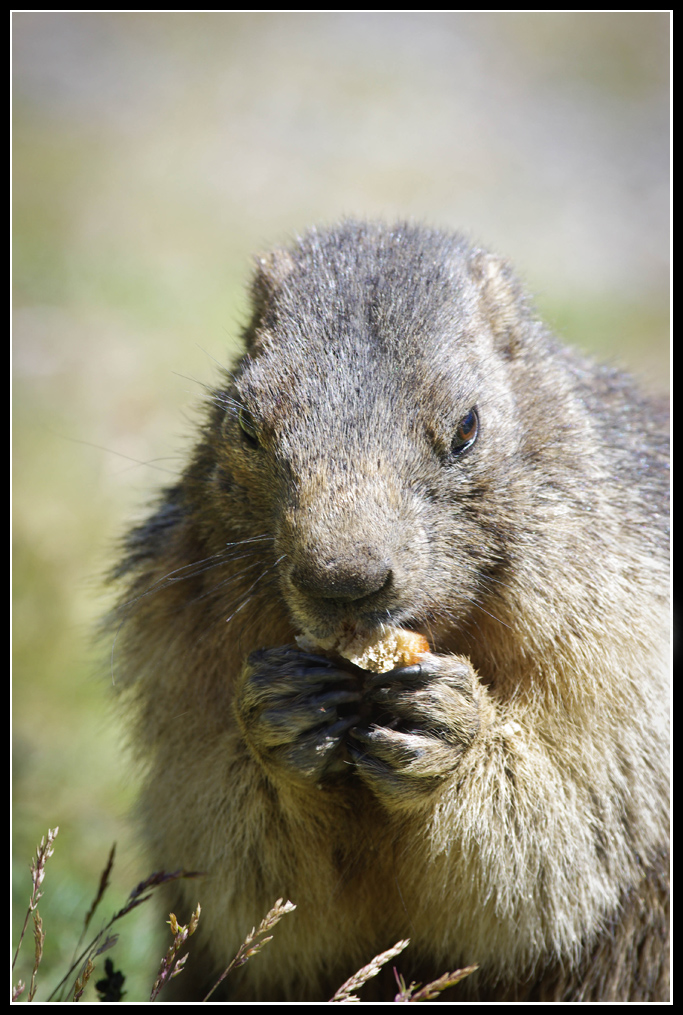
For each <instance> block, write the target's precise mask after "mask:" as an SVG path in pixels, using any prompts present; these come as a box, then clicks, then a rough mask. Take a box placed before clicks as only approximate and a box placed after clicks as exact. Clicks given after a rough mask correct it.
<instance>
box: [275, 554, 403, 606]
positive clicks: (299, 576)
mask: <svg viewBox="0 0 683 1015" xmlns="http://www.w3.org/2000/svg"><path fill="white" fill-rule="evenodd" d="M290 578H291V581H292V583H293V584H294V585H296V587H297V588H299V589H300V590H301V591H302V592H305V593H306V594H307V595H309V596H316V597H318V598H321V599H334V600H335V601H337V602H342V603H350V602H355V600H357V599H364V598H365V597H366V596H371V595H373V594H374V593H376V592H381V591H382V590H383V589H385V588H387V587H388V586H389V585H390V584H391V562H390V561H389V560H386V559H385V558H384V557H382V556H381V555H380V554H379V553H378V552H377V551H376V550H375V549H374V548H373V547H371V546H365V547H359V548H358V549H357V551H356V552H355V553H354V555H353V558H352V559H348V558H345V557H343V556H339V557H328V558H324V557H321V556H311V557H310V558H308V559H307V560H305V561H300V562H298V563H296V564H295V565H294V567H293V568H292V570H291V572H290Z"/></svg>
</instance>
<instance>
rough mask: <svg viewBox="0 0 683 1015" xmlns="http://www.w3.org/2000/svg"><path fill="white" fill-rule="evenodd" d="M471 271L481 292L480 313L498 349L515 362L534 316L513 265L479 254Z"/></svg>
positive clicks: (471, 259)
mask: <svg viewBox="0 0 683 1015" xmlns="http://www.w3.org/2000/svg"><path fill="white" fill-rule="evenodd" d="M469 267H470V272H471V275H472V278H473V279H474V281H475V283H476V284H477V286H478V288H479V291H480V299H479V311H480V313H481V314H482V316H483V317H484V318H485V319H486V321H487V323H488V325H489V327H490V328H491V331H492V333H493V336H494V339H495V341H496V345H497V347H498V348H499V349H500V351H501V352H502V353H503V354H504V355H505V356H507V357H508V358H509V359H514V358H515V357H516V356H518V355H519V353H520V352H521V347H522V343H523V335H524V332H525V328H526V327H528V323H529V318H530V316H531V315H530V312H529V308H528V305H527V299H526V295H525V293H524V290H523V289H522V287H521V285H520V284H519V280H518V279H517V276H516V275H515V273H514V272H513V270H512V268H511V266H510V264H509V263H508V262H507V261H505V260H504V259H503V258H502V257H496V255H495V254H489V253H488V252H487V251H485V250H475V251H473V252H472V254H471V256H470V259H469Z"/></svg>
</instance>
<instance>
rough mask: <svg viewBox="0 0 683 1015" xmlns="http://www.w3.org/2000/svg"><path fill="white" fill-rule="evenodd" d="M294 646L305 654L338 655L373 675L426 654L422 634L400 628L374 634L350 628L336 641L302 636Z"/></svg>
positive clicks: (425, 644) (416, 659)
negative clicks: (305, 652)
mask: <svg viewBox="0 0 683 1015" xmlns="http://www.w3.org/2000/svg"><path fill="white" fill-rule="evenodd" d="M296 643H297V645H298V646H299V648H302V649H305V650H306V651H307V652H322V653H324V654H325V655H332V656H334V655H336V656H341V657H342V659H347V660H348V661H349V662H350V663H353V664H354V666H358V667H360V669H362V670H369V671H370V672H372V673H387V672H388V671H389V670H393V669H396V667H397V666H410V665H411V664H412V663H415V662H417V661H418V660H419V657H420V656H421V655H423V654H424V653H425V652H429V642H428V641H427V639H426V638H425V637H424V636H423V635H421V634H417V633H416V632H415V631H404V630H403V629H402V628H399V627H392V628H389V629H388V630H385V631H373V632H367V631H358V630H357V629H353V630H351V631H350V632H348V633H344V634H342V635H340V636H337V637H335V638H323V639H318V638H315V637H314V636H313V635H311V634H308V633H304V634H302V635H299V636H298V637H297V639H296Z"/></svg>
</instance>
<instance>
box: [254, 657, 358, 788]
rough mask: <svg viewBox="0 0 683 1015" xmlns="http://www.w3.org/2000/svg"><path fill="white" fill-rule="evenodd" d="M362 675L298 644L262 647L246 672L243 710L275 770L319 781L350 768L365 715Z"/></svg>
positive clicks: (268, 764) (259, 749)
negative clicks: (353, 739)
mask: <svg viewBox="0 0 683 1015" xmlns="http://www.w3.org/2000/svg"><path fill="white" fill-rule="evenodd" d="M360 697H361V696H360V690H359V685H358V678H357V677H354V675H353V674H351V673H350V672H348V671H346V670H343V669H340V668H339V667H338V666H337V665H336V664H335V663H333V662H331V661H330V660H329V659H325V658H324V657H323V656H316V655H311V654H310V653H308V652H302V651H301V650H300V649H298V648H296V646H293V645H291V646H290V645H285V646H282V647H280V648H273V649H260V650H259V651H257V652H252V654H251V655H250V656H249V658H248V659H247V662H246V665H245V667H244V670H243V673H242V681H241V686H240V693H239V695H238V699H237V702H236V708H237V714H238V717H239V720H240V723H241V725H242V728H243V730H244V733H245V737H246V739H247V742H248V743H249V745H250V747H251V748H252V750H253V751H254V753H255V754H256V755H257V756H258V757H259V758H260V760H261V761H262V762H263V764H264V765H265V766H266V767H267V768H268V769H269V770H270V771H271V772H273V774H275V773H279V774H281V775H282V776H284V777H289V778H293V779H295V780H297V781H301V780H305V781H313V782H318V781H321V780H324V779H328V778H330V777H332V776H335V775H339V774H341V773H343V772H346V771H348V770H349V767H350V761H349V758H348V755H347V752H346V748H345V739H346V735H347V733H348V731H349V729H350V728H351V727H352V726H354V725H355V724H356V723H357V722H358V721H359V716H360Z"/></svg>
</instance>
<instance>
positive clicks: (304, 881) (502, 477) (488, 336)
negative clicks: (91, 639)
mask: <svg viewBox="0 0 683 1015" xmlns="http://www.w3.org/2000/svg"><path fill="white" fill-rule="evenodd" d="M252 296H253V316H252V319H251V321H250V323H249V325H248V327H247V328H246V330H245V342H246V348H247V354H246V355H245V357H244V358H243V359H242V360H240V361H239V362H238V363H237V365H236V366H235V367H234V372H233V373H230V374H227V373H226V375H225V378H224V380H223V382H222V383H219V385H218V386H217V388H216V390H215V392H214V393H213V397H212V398H211V400H210V403H209V404H208V406H207V411H206V421H205V424H204V426H203V429H202V430H201V432H200V433H199V435H198V440H197V444H196V448H195V451H194V454H193V456H192V458H191V460H190V462H189V465H188V466H187V468H186V470H185V471H184V473H183V474H182V476H181V478H180V479H179V481H178V483H177V484H176V485H175V486H173V487H172V488H170V489H168V490H167V491H166V492H165V493H163V495H162V497H161V500H160V502H159V506H158V509H157V510H156V512H155V513H154V514H153V515H152V516H151V517H150V519H149V520H148V521H147V522H146V523H145V524H143V525H142V526H140V527H138V528H137V529H135V530H133V532H132V533H131V534H130V536H129V537H128V540H127V546H126V552H125V557H124V560H123V563H122V564H121V567H120V569H119V571H118V573H117V578H118V580H119V582H121V583H122V588H123V592H122V598H121V605H120V607H119V609H118V611H117V613H116V615H115V617H114V619H113V621H112V630H113V631H114V632H115V646H114V651H113V671H114V677H115V683H116V687H117V689H118V690H119V692H120V693H121V699H122V701H123V702H124V703H125V704H126V705H127V707H128V709H129V711H128V719H127V721H128V723H129V725H130V729H131V739H132V742H133V744H134V746H135V749H136V751H137V752H138V755H139V757H140V760H141V762H142V763H143V765H144V766H145V771H146V776H145V788H144V791H143V796H142V802H141V807H140V813H141V818H142V823H143V828H144V835H145V839H146V842H147V846H148V849H149V852H150V856H151V858H152V862H153V864H154V865H156V866H157V867H164V868H166V869H167V870H172V869H175V868H179V867H184V868H186V869H193V870H201V871H205V872H206V877H205V879H204V880H203V881H200V882H194V881H193V882H188V883H186V885H185V887H184V888H183V889H182V891H183V893H184V894H183V899H182V901H178V900H176V903H175V904H176V905H180V906H184V909H183V911H182V912H178V916H179V918H180V919H183V920H185V919H186V918H188V917H189V914H190V911H191V909H193V908H194V907H195V905H196V903H197V901H201V904H202V916H201V921H200V927H201V933H200V934H198V937H202V939H203V948H204V952H203V955H204V958H203V960H202V964H201V968H199V969H198V967H199V966H200V953H199V951H198V948H199V946H196V947H195V949H194V954H191V956H190V963H189V965H188V971H187V972H186V973H184V974H183V976H182V977H180V978H179V979H178V981H177V983H178V985H179V986H178V989H179V991H180V992H181V995H182V990H183V978H184V981H185V984H186V988H185V989H186V990H187V991H188V992H190V991H191V990H192V989H199V988H198V987H197V986H196V984H198V983H199V982H200V981H201V979H202V978H205V980H206V983H207V986H210V985H211V983H212V976H213V975H214V973H216V974H217V973H219V972H220V971H221V970H222V969H223V968H224V967H225V966H226V965H227V963H228V961H229V960H230V958H232V956H233V955H234V953H235V952H236V950H237V948H238V946H239V944H240V943H241V941H242V939H243V937H244V935H245V934H246V932H247V931H249V930H250V929H251V928H252V927H253V926H254V925H255V924H258V922H259V920H260V919H261V918H262V916H263V915H265V913H266V912H267V910H268V909H269V908H270V907H271V906H272V905H273V903H274V902H275V900H276V899H278V898H280V897H284V898H288V899H291V900H292V901H293V902H294V903H296V905H297V907H298V908H297V910H296V912H295V913H294V914H292V915H289V916H287V917H286V918H285V919H284V920H283V922H282V924H281V925H280V926H279V927H278V928H277V930H276V932H275V936H274V939H273V941H271V942H270V944H269V945H268V946H267V948H266V949H265V950H264V952H263V953H262V954H261V955H259V956H258V957H256V958H254V959H253V960H251V961H250V962H249V963H248V964H247V965H246V966H245V967H244V968H243V970H242V973H241V975H237V976H236V977H234V978H233V979H232V981H228V982H232V996H233V997H238V998H242V999H252V1000H253V999H263V1000H265V999H276V1000H277V999H287V998H303V999H306V1000H320V999H323V1000H324V999H326V998H329V997H330V996H331V995H332V993H333V992H334V990H335V989H336V987H338V986H339V985H340V984H341V982H342V981H343V980H344V979H346V977H348V976H349V975H350V974H351V973H353V972H354V971H355V970H356V969H357V968H358V967H360V966H361V965H363V964H364V963H366V962H368V961H369V960H370V959H371V958H372V957H373V956H374V955H375V954H377V953H378V952H380V951H382V950H385V949H386V948H388V947H390V946H391V945H393V944H394V943H395V942H396V941H397V940H399V939H401V938H406V937H408V938H410V939H411V945H410V948H409V949H408V951H406V952H405V953H404V955H403V956H401V958H400V959H399V960H396V963H395V964H396V965H397V966H398V967H399V968H400V969H401V971H402V972H403V973H404V974H405V975H406V977H410V976H412V977H419V978H420V979H422V981H423V982H424V980H425V979H426V978H434V977H436V976H437V975H439V974H441V973H443V972H444V971H446V969H454V968H456V967H457V966H459V965H465V964H470V963H477V964H478V965H479V967H480V969H479V972H478V973H477V974H475V975H474V976H473V977H471V978H470V979H469V980H467V981H465V982H464V983H463V985H462V987H461V988H459V989H461V991H462V992H461V993H460V994H457V995H455V996H457V997H461V998H473V999H479V1000H505V999H507V1000H510V999H520V1000H524V999H527V1000H532V1001H534V1000H535V1001H543V1000H550V1001H553V1000H554V1001H558V1000H574V1001H577V1000H656V999H660V1000H661V999H664V998H666V997H668V993H667V989H668V988H667V973H668V966H667V962H668V960H667V944H666V942H667V932H668V916H667V909H666V900H667V887H666V886H667V877H668V845H667V790H668V768H667V742H668V733H667V712H668V709H667V704H668V689H667V671H668V633H667V627H668V606H667V591H668V577H667V564H668V550H667V521H668V509H667V492H668V475H667V458H666V454H667V441H666V436H665V434H666V429H665V421H664V420H663V416H662V413H661V412H660V410H659V409H658V407H657V406H655V405H653V404H651V403H650V402H648V401H647V400H646V399H644V398H643V397H642V396H641V395H640V394H639V393H638V392H637V391H636V390H635V388H634V387H633V385H632V383H631V381H630V380H629V379H628V378H626V377H625V376H623V375H622V374H620V373H618V372H616V371H614V370H612V369H608V368H604V367H599V366H596V365H594V364H592V363H590V362H588V361H586V360H584V359H582V358H581V357H580V356H579V355H578V354H576V353H574V352H572V351H568V350H567V349H565V348H563V347H562V346H561V345H559V344H558V343H557V342H556V341H555V339H553V338H552V337H551V336H550V335H549V334H548V332H547V331H546V330H545V328H544V327H543V326H542V325H541V324H540V323H539V322H538V321H537V320H536V318H535V317H534V314H533V312H532V310H531V308H530V307H529V305H528V303H527V301H526V299H525V297H524V295H523V293H522V292H521V290H520V287H519V285H518V283H517V281H516V280H515V278H514V276H513V275H512V273H511V271H510V269H509V268H508V267H507V266H506V264H505V263H504V262H502V261H500V260H499V259H497V258H496V257H493V256H491V255H489V254H487V253H485V252H483V251H481V250H477V249H474V248H472V247H471V246H469V245H468V244H467V243H466V242H465V240H464V239H463V238H462V237H459V236H457V235H456V236H453V235H447V234H443V233H440V232H437V231H431V230H428V229H424V228H420V227H413V226H408V225H396V226H392V227H390V226H382V225H375V224H362V223H354V222H347V223H343V224H342V225H341V226H339V227H337V228H335V229H331V230H321V231H311V232H310V233H308V234H307V235H306V236H304V237H303V238H302V239H301V240H300V241H299V242H297V243H296V244H294V245H293V246H292V247H291V248H290V249H286V250H285V249H283V250H276V251H274V252H273V253H272V254H270V255H268V256H267V257H264V258H262V259H260V260H259V262H258V264H257V270H256V274H255V279H254V283H253V289H252ZM475 407H476V412H477V415H478V420H479V429H478V432H477V434H476V440H475V441H474V442H473V444H472V445H471V446H468V447H467V449H466V450H465V452H464V453H462V454H454V453H453V451H452V442H453V439H454V436H455V435H456V433H457V432H458V427H459V424H460V422H461V421H462V420H463V419H464V418H465V417H467V416H468V414H469V413H470V412H471V410H472V409H473V408H475ZM240 414H242V420H241V422H240ZM330 561H331V562H332V564H330ZM377 561H379V562H380V563H379V564H377ZM384 562H388V565H386V566H388V567H389V568H390V574H391V578H390V580H389V581H384V579H383V577H382V578H380V579H377V580H375V579H374V578H373V573H374V572H373V570H372V569H373V568H375V570H377V568H378V567H384V566H385V564H384ZM325 568H327V569H328V570H330V569H331V570H330V574H331V576H332V577H331V578H330V581H331V582H332V583H334V581H337V582H338V583H340V582H341V583H342V584H343V582H345V583H346V585H345V586H344V587H345V588H346V586H347V585H348V586H349V587H352V588H358V589H362V590H364V589H365V587H366V586H367V587H368V588H370V589H371V591H370V592H369V593H368V594H365V593H364V594H363V595H358V594H356V595H355V598H354V595H353V594H352V595H350V596H341V597H339V596H337V597H336V598H335V597H334V596H330V595H327V593H326V589H325V582H326V580H327V579H326V574H327V572H326V570H325ZM340 576H341V577H340ZM342 579H343V581H342ZM373 581H374V583H375V585H376V586H377V589H375V588H374V586H373V584H372V583H373ZM354 583H355V584H354ZM380 585H381V588H379V586H380ZM315 589H318V590H321V591H320V594H318V595H316V594H315V591H314V590H315ZM373 589H374V591H373ZM311 590H313V591H311ZM356 622H361V623H363V624H366V625H368V626H371V627H372V626H376V625H379V624H382V623H386V624H389V625H392V626H404V627H409V628H412V629H418V630H420V631H422V632H423V633H424V634H425V635H426V636H427V637H428V639H429V641H430V645H431V646H432V651H433V653H434V655H433V656H429V657H426V660H427V661H426V663H425V672H426V673H427V675H428V678H429V679H428V686H427V687H426V688H425V689H423V691H421V692H420V694H422V698H420V699H419V700H418V698H419V695H418V693H417V692H414V690H412V689H411V688H410V687H408V688H403V689H402V688H400V687H396V688H392V687H391V686H389V689H388V691H386V692H385V697H386V701H387V706H386V707H387V710H388V711H389V712H391V709H392V708H395V709H396V714H397V716H402V717H404V718H405V717H407V716H418V715H419V716H421V717H422V718H423V720H424V721H423V722H422V723H420V722H417V720H416V722H417V726H416V729H415V730H414V731H413V734H414V735H415V736H418V737H422V736H424V740H420V741H417V740H414V741H410V743H409V742H408V740H406V741H405V745H404V746H405V751H404V753H403V754H402V755H400V756H399V754H398V753H394V749H393V747H392V743H393V741H391V742H390V740H389V737H388V734H386V735H385V733H384V732H382V730H381V729H375V727H374V726H373V725H372V724H371V725H370V726H368V727H367V729H366V733H367V737H368V739H367V740H366V747H365V748H364V749H365V750H366V755H365V757H362V756H359V755H358V754H354V753H353V752H352V753H351V754H349V755H342V757H344V758H345V760H344V763H343V765H344V771H343V772H342V774H341V775H340V774H339V773H336V774H335V775H334V777H330V778H325V777H321V778H318V777H316V778H310V777H308V776H307V774H306V771H304V769H303V768H301V769H298V768H297V764H296V763H295V762H292V761H288V762H287V763H285V762H283V760H282V759H283V757H284V754H283V753H282V751H281V750H279V749H278V750H276V751H273V750H271V747H270V746H269V743H267V742H266V740H265V733H264V730H266V732H268V735H269V736H274V734H273V730H274V729H277V730H279V729H280V726H278V725H277V723H278V722H280V724H281V727H282V729H284V731H285V736H291V740H292V742H293V743H294V742H295V741H296V738H297V736H298V734H297V728H296V723H297V722H299V721H305V717H306V714H307V713H306V708H307V707H308V706H307V703H306V689H305V687H304V688H303V691H302V694H301V695H299V699H300V700H301V702H302V704H301V708H302V712H301V715H300V714H299V713H298V711H297V709H298V705H297V706H296V707H295V705H292V707H291V709H290V708H289V707H284V706H283V705H282V704H281V702H282V701H284V700H286V695H287V693H289V691H288V687H287V682H288V679H289V678H288V676H287V674H286V672H283V671H280V670H278V671H275V670H273V672H277V673H278V679H277V681H274V683H275V684H276V686H272V687H270V686H268V682H267V680H266V681H265V683H264V682H263V681H262V683H261V684H258V683H257V677H258V673H256V671H255V669H254V666H255V665H256V664H253V665H249V664H247V662H246V660H247V657H248V656H249V654H250V653H251V652H252V651H254V650H255V649H274V648H276V647H278V646H285V645H292V644H293V643H294V639H295V636H296V635H297V634H299V633H300V632H301V631H302V630H303V629H306V630H309V631H312V632H314V633H316V634H318V635H329V634H331V633H333V632H334V631H336V630H338V629H339V628H340V626H341V625H343V624H345V623H356ZM264 672H269V671H265V670H264ZM297 679H299V678H294V677H292V687H291V693H292V695H293V697H292V699H291V700H292V701H295V700H297V701H298V700H299V699H297V698H296V694H297V689H298V688H299V684H297V682H296V681H297ZM257 687H265V692H264V693H266V694H271V693H272V695H273V698H272V700H273V702H275V703H277V702H280V704H279V705H277V704H275V705H273V708H274V709H275V710H276V711H277V710H278V709H279V710H280V713H281V714H277V715H276V716H275V717H273V716H270V715H268V716H266V718H264V714H265V713H259V709H263V708H264V707H265V706H263V705H262V704H259V702H258V701H257V698H258V694H257V693H256V690H255V689H256V688H257ZM259 693H260V692H259ZM287 700H289V699H287ZM266 711H267V710H266ZM252 715H253V716H255V717H256V718H253V719H252V718H250V717H251V716H252ZM269 723H270V725H268V724H269ZM273 724H274V725H273ZM366 725H367V724H366ZM379 726H380V727H381V723H380V724H379ZM402 735H403V734H401V733H396V734H395V735H394V740H395V741H396V743H397V744H398V746H399V747H400V746H401V744H402V743H403V742H401V743H399V740H400V737H401V736H402ZM373 736H374V737H375V738H376V741H377V746H376V748H375V746H373V744H371V743H370V741H371V740H372V737H373ZM406 736H408V734H406ZM342 740H343V738H342ZM345 742H346V743H347V744H349V745H351V746H353V743H354V741H353V737H352V736H351V738H350V739H348V740H347V741H345ZM355 743H356V746H357V744H358V741H355ZM361 743H363V741H361ZM415 743H424V744H425V751H424V752H421V751H419V750H417V751H415V752H413V753H412V754H411V753H410V752H411V750H412V747H413V746H414V744H415ZM285 746H286V745H285ZM401 749H403V748H401ZM340 750H345V748H344V744H343V743H342V745H341V747H340ZM383 751H384V752H386V756H384V755H383V754H382V752H383ZM406 752H407V753H406ZM408 757H410V759H411V760H410V764H407V762H406V763H405V765H404V761H403V760H401V759H402V758H408ZM354 759H355V760H354ZM193 940H195V939H193ZM191 951H192V950H191ZM193 961H194V962H195V967H194V968H195V973H194V974H193V973H192V962H193ZM376 982H377V981H376ZM372 989H373V988H370V991H372ZM375 990H376V994H375V995H374V996H384V997H385V998H387V999H391V997H392V996H393V994H392V990H391V985H390V984H387V983H385V982H382V983H381V984H380V986H378V987H376V988H375ZM382 991H384V993H382ZM367 996H369V997H372V996H373V994H372V993H369V994H368V995H367Z"/></svg>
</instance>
